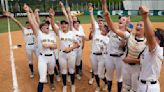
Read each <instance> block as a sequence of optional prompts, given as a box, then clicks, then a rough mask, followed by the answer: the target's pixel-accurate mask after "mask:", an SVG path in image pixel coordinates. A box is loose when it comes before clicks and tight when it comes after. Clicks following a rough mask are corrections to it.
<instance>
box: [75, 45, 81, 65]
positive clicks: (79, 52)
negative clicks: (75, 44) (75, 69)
mask: <svg viewBox="0 0 164 92" xmlns="http://www.w3.org/2000/svg"><path fill="white" fill-rule="evenodd" d="M81 60H82V49H81V48H78V49H77V50H76V65H77V66H79V65H80V64H81Z"/></svg>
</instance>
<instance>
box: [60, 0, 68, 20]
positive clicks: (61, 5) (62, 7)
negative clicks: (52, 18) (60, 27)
mask: <svg viewBox="0 0 164 92" xmlns="http://www.w3.org/2000/svg"><path fill="white" fill-rule="evenodd" d="M59 6H60V8H61V9H62V11H63V14H64V16H65V18H66V20H67V21H69V17H68V14H67V12H66V9H65V7H64V4H63V3H62V1H59Z"/></svg>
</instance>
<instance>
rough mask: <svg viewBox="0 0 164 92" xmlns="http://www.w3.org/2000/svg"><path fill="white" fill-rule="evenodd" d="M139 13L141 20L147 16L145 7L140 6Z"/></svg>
mask: <svg viewBox="0 0 164 92" xmlns="http://www.w3.org/2000/svg"><path fill="white" fill-rule="evenodd" d="M139 12H140V14H141V16H142V17H143V18H145V17H146V16H148V14H149V9H148V8H147V7H145V6H140V7H139Z"/></svg>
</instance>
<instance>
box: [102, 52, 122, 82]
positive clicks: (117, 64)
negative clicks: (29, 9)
mask: <svg viewBox="0 0 164 92" xmlns="http://www.w3.org/2000/svg"><path fill="white" fill-rule="evenodd" d="M107 58H108V59H107V60H106V61H105V68H106V74H105V76H106V79H107V80H108V81H112V80H113V75H114V70H115V69H116V80H117V81H118V82H122V57H113V56H110V55H108V57H107Z"/></svg>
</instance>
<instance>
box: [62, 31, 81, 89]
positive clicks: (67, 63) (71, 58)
mask: <svg viewBox="0 0 164 92" xmlns="http://www.w3.org/2000/svg"><path fill="white" fill-rule="evenodd" d="M59 42H60V52H59V65H60V72H61V74H62V78H63V91H64V92H65V91H66V89H67V87H66V74H67V72H69V74H70V76H71V81H72V88H73V87H75V86H74V73H75V63H76V52H75V51H74V50H73V51H70V52H68V53H67V52H65V48H68V47H71V46H72V45H73V43H75V42H77V43H78V40H77V39H76V36H75V34H74V32H73V31H68V32H67V33H64V32H63V31H61V30H59ZM67 69H68V70H67Z"/></svg>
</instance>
